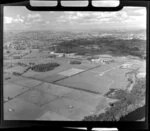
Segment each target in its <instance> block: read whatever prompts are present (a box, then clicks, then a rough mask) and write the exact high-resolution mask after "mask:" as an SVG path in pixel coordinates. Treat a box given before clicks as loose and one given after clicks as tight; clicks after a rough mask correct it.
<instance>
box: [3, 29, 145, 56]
mask: <svg viewBox="0 0 150 131" xmlns="http://www.w3.org/2000/svg"><path fill="white" fill-rule="evenodd" d="M111 33H112V34H111V35H108V36H103V37H102V36H101V35H102V33H100V32H97V34H96V33H94V34H96V35H93V36H92V32H91V33H81V32H79V33H73V32H50V31H45V32H44V31H43V32H40V31H29V32H5V33H4V48H5V49H8V50H9V49H11V48H15V49H16V50H25V49H40V50H41V49H45V50H49V51H55V52H58V53H76V54H78V55H95V54H103V53H108V54H111V55H116V56H126V55H133V56H138V57H141V58H145V56H146V40H144V39H139V38H138V37H133V38H132V39H124V37H127V36H128V35H130V34H132V33H131V32H129V33H128V32H126V33H123V32H120V33H119V32H116V33H115V32H111ZM134 33H135V32H134ZM141 34H143V32H136V33H135V36H140V35H141ZM132 35H133V34H132ZM8 45H9V46H8Z"/></svg>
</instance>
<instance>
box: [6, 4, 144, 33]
mask: <svg viewBox="0 0 150 131" xmlns="http://www.w3.org/2000/svg"><path fill="white" fill-rule="evenodd" d="M135 28H136V29H145V28H146V8H144V7H124V8H123V9H122V10H121V11H118V12H68V11H64V12H54V11H51V12H50V11H49V12H37V11H34V12H33V11H29V10H28V9H27V8H26V7H19V6H18V7H17V6H16V7H11V6H7V7H6V6H5V7H4V30H7V29H10V30H37V29H40V30H66V31H68V30H86V29H88V30H91V29H93V30H99V29H135Z"/></svg>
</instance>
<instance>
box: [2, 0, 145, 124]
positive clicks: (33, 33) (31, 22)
mask: <svg viewBox="0 0 150 131" xmlns="http://www.w3.org/2000/svg"><path fill="white" fill-rule="evenodd" d="M81 3H82V2H81ZM102 3H103V4H105V2H102V1H101V5H102V6H103V4H102ZM40 4H41V3H40ZM74 4H75V3H74ZM96 5H97V6H98V4H96V2H95V6H96ZM111 5H113V2H112V3H111ZM114 5H116V3H115V2H114ZM108 6H109V5H108ZM3 13H4V14H3V110H4V120H34V121H102V122H103V121H104V122H105V121H145V117H146V115H145V105H146V59H147V56H146V54H147V52H146V40H147V38H146V29H147V27H146V21H147V17H146V16H147V10H146V8H145V7H140V6H139V7H134V6H126V7H124V8H123V9H121V10H119V11H111V12H108V11H93V12H92V11H31V10H29V9H27V8H26V7H25V6H4V8H3Z"/></svg>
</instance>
